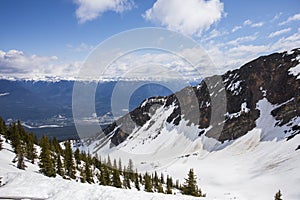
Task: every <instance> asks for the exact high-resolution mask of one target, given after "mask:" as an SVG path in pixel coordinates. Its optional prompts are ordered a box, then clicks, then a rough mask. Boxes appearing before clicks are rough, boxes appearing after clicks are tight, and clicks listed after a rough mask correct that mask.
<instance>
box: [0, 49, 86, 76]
mask: <svg viewBox="0 0 300 200" xmlns="http://www.w3.org/2000/svg"><path fill="white" fill-rule="evenodd" d="M80 66H81V62H72V63H67V64H62V63H59V59H58V57H56V56H39V55H29V54H26V53H24V52H23V51H19V50H9V51H7V52H5V51H2V50H0V77H2V78H3V77H15V78H22V79H32V80H40V79H46V78H47V77H48V78H50V77H52V78H53V77H61V78H63V79H69V78H70V77H72V78H74V76H75V74H76V73H77V72H78V70H79V68H80Z"/></svg>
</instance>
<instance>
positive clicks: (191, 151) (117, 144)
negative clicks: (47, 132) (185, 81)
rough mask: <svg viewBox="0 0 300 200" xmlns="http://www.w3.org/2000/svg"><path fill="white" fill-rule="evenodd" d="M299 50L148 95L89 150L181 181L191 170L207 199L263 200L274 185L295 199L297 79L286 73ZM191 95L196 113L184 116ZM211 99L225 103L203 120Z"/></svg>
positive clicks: (299, 177) (299, 118) (298, 194)
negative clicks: (163, 93) (161, 94)
mask: <svg viewBox="0 0 300 200" xmlns="http://www.w3.org/2000/svg"><path fill="white" fill-rule="evenodd" d="M299 55H300V49H295V50H293V51H290V52H289V53H288V52H283V53H275V54H272V55H269V56H263V57H260V58H258V59H256V60H254V61H251V62H249V63H247V64H245V65H244V66H242V67H241V68H240V69H237V70H234V71H229V72H227V73H226V74H224V75H222V76H220V77H218V76H214V77H209V78H206V79H205V81H204V82H202V83H200V84H199V85H198V86H196V87H193V88H185V89H184V90H182V91H180V92H178V93H176V94H173V95H170V96H167V97H154V98H150V99H147V100H145V102H143V104H141V105H140V106H139V107H138V108H137V109H136V110H134V111H133V112H131V113H129V114H128V115H126V116H124V117H123V118H121V119H119V120H118V121H117V122H115V123H114V124H112V125H111V126H109V127H108V128H107V129H105V130H104V133H105V134H106V136H107V137H105V138H103V136H99V137H98V138H94V140H93V141H90V142H91V143H90V145H89V147H88V149H89V151H90V152H93V153H97V154H98V155H101V156H102V155H103V156H106V155H108V154H109V155H110V156H111V157H115V158H118V157H121V158H122V159H126V158H127V159H129V158H131V159H133V160H134V162H135V163H136V166H137V168H138V170H139V171H151V170H154V169H155V170H157V171H159V172H160V171H161V172H164V173H167V174H170V175H172V176H173V177H176V178H180V179H181V180H182V179H183V178H184V176H185V171H186V169H188V168H191V167H193V168H194V169H195V172H196V173H197V176H198V178H199V181H198V182H199V184H200V187H201V188H203V191H205V192H206V193H207V196H208V198H216V199H218V198H220V195H228V196H230V197H232V198H234V197H235V198H236V199H269V198H270V197H271V196H273V194H274V193H275V192H276V191H278V189H281V190H282V191H283V194H284V198H286V199H292V200H293V199H295V200H296V199H300V191H299V190H298V188H297V187H296V185H299V184H300V173H299V170H298V169H299V167H300V156H299V154H300V151H299V150H296V149H298V146H299V145H300V136H299V133H300V106H299V105H300V89H299V88H300V81H299V79H298V78H297V75H298V74H296V73H294V72H293V73H291V70H294V69H295V68H297V66H298V65H299V62H300V61H299ZM294 71H295V70H294ZM220 80H221V81H220ZM222 85H223V87H222ZM191 92H195V93H196V95H197V99H198V105H199V110H200V112H199V113H198V114H199V115H200V117H197V116H196V117H195V116H194V115H193V114H190V115H189V113H192V109H195V107H193V106H194V105H195V104H193V103H190V102H191V101H192V98H191V97H190V96H191V95H189V94H190V93H191ZM222 92H225V94H226V95H225V96H222ZM178 95H179V96H180V95H181V96H183V97H184V98H183V100H182V99H181V102H179V100H178V99H177V98H176V97H178ZM218 96H221V98H220V97H218ZM218 98H219V99H218ZM215 99H217V100H215ZM218 101H219V102H220V101H226V103H227V104H226V110H225V112H224V110H222V108H220V109H219V110H221V112H217V116H216V117H215V121H212V122H210V120H211V119H210V118H211V112H212V105H211V104H212V103H213V102H218ZM217 111H218V108H217ZM130 121H134V123H128V122H130ZM219 130H221V132H220V134H217V133H218V131H219ZM221 199H222V198H221Z"/></svg>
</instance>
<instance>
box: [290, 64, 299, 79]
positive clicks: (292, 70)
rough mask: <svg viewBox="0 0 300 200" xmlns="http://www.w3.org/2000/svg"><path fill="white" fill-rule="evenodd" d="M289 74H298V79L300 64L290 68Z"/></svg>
mask: <svg viewBox="0 0 300 200" xmlns="http://www.w3.org/2000/svg"><path fill="white" fill-rule="evenodd" d="M289 74H290V75H293V76H296V77H297V79H300V64H298V65H296V66H295V67H292V68H290V69H289Z"/></svg>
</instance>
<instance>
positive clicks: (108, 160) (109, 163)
mask: <svg viewBox="0 0 300 200" xmlns="http://www.w3.org/2000/svg"><path fill="white" fill-rule="evenodd" d="M106 165H107V167H108V168H110V169H111V168H112V165H111V161H110V156H109V155H108V156H107V163H106Z"/></svg>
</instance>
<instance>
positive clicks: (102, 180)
mask: <svg viewBox="0 0 300 200" xmlns="http://www.w3.org/2000/svg"><path fill="white" fill-rule="evenodd" d="M98 180H99V182H100V185H107V184H106V180H105V176H104V170H103V168H100V174H98Z"/></svg>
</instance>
